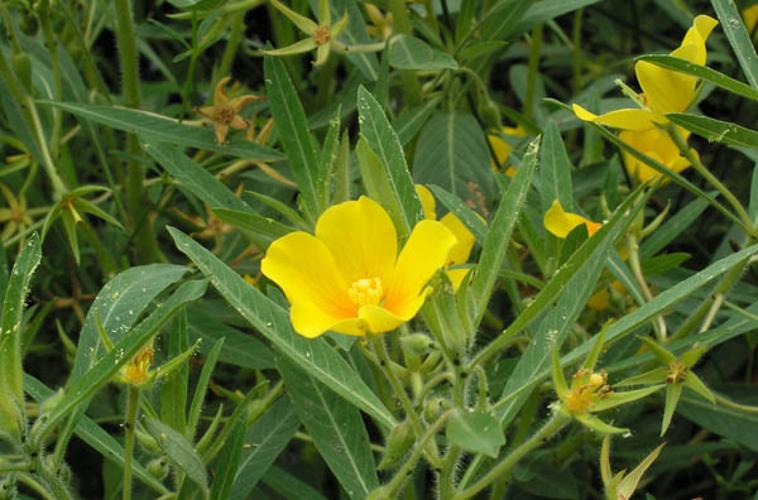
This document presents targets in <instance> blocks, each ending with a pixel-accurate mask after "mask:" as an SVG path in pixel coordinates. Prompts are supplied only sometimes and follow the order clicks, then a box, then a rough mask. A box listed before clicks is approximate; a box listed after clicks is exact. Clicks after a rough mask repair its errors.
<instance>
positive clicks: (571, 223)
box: [543, 200, 602, 239]
mask: <svg viewBox="0 0 758 500" xmlns="http://www.w3.org/2000/svg"><path fill="white" fill-rule="evenodd" d="M543 223H544V225H545V229H547V230H548V231H550V233H551V234H553V235H554V236H555V237H557V238H561V239H565V238H566V237H567V236H568V235H569V233H571V231H573V230H574V229H575V228H576V227H577V226H581V225H582V224H584V225H585V226H586V228H587V234H588V235H590V236H592V235H593V234H595V233H596V232H597V231H598V229H600V227H601V226H602V224H600V223H598V222H593V221H591V220H589V219H586V218H584V217H582V216H581V215H578V214H572V213H571V212H566V211H565V210H563V207H562V206H561V203H560V202H559V201H558V200H555V201H554V202H553V204H552V205H551V206H550V208H549V209H548V211H547V212H545V218H544V220H543Z"/></svg>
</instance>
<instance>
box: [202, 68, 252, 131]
mask: <svg viewBox="0 0 758 500" xmlns="http://www.w3.org/2000/svg"><path fill="white" fill-rule="evenodd" d="M229 81H231V77H229V76H227V77H226V78H222V79H221V80H219V82H218V83H217V84H216V89H215V91H214V92H213V106H205V107H202V108H198V110H197V112H198V113H200V114H201V115H202V116H203V117H204V118H205V119H206V120H207V121H209V122H210V123H212V124H213V128H214V130H215V132H216V142H218V143H219V144H224V143H225V142H226V135H227V134H228V133H229V128H230V127H231V128H233V129H237V130H244V129H246V128H247V121H246V120H245V119H244V118H242V117H241V116H240V112H241V111H242V110H243V109H244V108H245V106H247V105H248V104H250V103H251V102H253V101H260V100H262V99H265V97H263V96H257V95H243V96H239V97H235V98H233V99H229V97H228V96H227V95H226V91H225V90H224V87H226V84H227V83H229Z"/></svg>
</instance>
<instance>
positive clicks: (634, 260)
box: [626, 234, 667, 342]
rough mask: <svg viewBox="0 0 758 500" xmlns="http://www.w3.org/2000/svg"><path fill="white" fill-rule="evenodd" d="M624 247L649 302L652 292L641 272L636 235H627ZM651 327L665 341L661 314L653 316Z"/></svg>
mask: <svg viewBox="0 0 758 500" xmlns="http://www.w3.org/2000/svg"><path fill="white" fill-rule="evenodd" d="M626 249H627V254H628V256H629V258H628V262H629V267H630V268H631V270H632V274H633V275H634V279H635V280H636V281H637V284H638V285H639V287H640V290H641V291H642V296H643V297H645V300H646V301H648V302H650V301H652V300H653V293H652V292H651V291H650V287H648V286H647V280H645V275H644V274H643V272H642V265H641V263H640V253H639V249H640V245H639V243H638V242H637V237H636V236H634V235H632V234H630V235H629V236H628V237H627V240H626ZM653 328H654V329H655V335H656V337H658V340H659V341H660V342H666V336H667V333H666V321H664V319H663V315H661V314H658V315H656V316H655V319H654V321H653Z"/></svg>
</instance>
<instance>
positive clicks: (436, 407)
mask: <svg viewBox="0 0 758 500" xmlns="http://www.w3.org/2000/svg"><path fill="white" fill-rule="evenodd" d="M449 407H450V402H449V401H448V400H447V399H445V398H440V397H434V398H430V399H427V400H426V403H425V404H424V418H425V419H426V420H427V422H434V421H435V420H437V419H438V418H439V417H440V415H442V413H443V412H444V411H445V410H447V409H448V408H449Z"/></svg>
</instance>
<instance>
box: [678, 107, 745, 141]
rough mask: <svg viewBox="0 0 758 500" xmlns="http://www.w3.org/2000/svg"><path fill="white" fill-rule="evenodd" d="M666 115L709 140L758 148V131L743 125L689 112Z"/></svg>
mask: <svg viewBox="0 0 758 500" xmlns="http://www.w3.org/2000/svg"><path fill="white" fill-rule="evenodd" d="M666 117H667V118H668V119H669V120H671V121H672V122H674V123H676V124H677V125H679V126H680V127H684V128H686V129H687V130H690V131H692V132H694V133H695V134H697V135H699V136H701V137H704V138H705V139H707V140H708V141H709V142H717V143H720V144H728V145H730V146H744V147H748V148H754V149H755V148H758V132H756V131H755V130H752V129H749V128H746V127H743V126H742V125H737V124H736V123H732V122H725V121H721V120H716V119H715V118H708V117H707V116H700V115H692V114H688V113H669V114H667V115H666Z"/></svg>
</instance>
